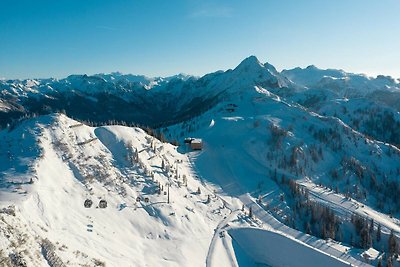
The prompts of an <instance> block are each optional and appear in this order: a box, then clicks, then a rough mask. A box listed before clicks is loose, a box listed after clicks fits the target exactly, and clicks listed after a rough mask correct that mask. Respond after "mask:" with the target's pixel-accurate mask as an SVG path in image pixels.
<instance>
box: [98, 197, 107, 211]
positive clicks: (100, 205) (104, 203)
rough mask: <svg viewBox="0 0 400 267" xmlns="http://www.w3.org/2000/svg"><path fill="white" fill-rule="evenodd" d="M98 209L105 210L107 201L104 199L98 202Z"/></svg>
mask: <svg viewBox="0 0 400 267" xmlns="http://www.w3.org/2000/svg"><path fill="white" fill-rule="evenodd" d="M99 208H100V209H105V208H107V201H105V200H104V199H102V200H100V202H99Z"/></svg>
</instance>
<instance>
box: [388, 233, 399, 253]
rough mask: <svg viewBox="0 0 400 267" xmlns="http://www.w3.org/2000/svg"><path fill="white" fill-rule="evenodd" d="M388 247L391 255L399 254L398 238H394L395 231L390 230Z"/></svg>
mask: <svg viewBox="0 0 400 267" xmlns="http://www.w3.org/2000/svg"><path fill="white" fill-rule="evenodd" d="M388 247H389V253H390V255H393V254H395V253H396V252H397V241H396V237H395V236H394V232H393V229H392V230H390V236H389V240H388Z"/></svg>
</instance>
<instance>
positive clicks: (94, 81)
mask: <svg viewBox="0 0 400 267" xmlns="http://www.w3.org/2000/svg"><path fill="white" fill-rule="evenodd" d="M251 86H260V87H263V88H266V89H268V90H270V91H271V92H273V93H275V94H277V95H279V96H281V97H285V98H286V99H287V100H288V101H294V102H297V103H299V104H301V105H303V106H305V107H307V108H310V109H313V110H314V111H317V112H320V111H323V112H324V113H325V114H330V113H332V112H330V111H331V109H330V108H327V106H329V107H331V106H332V105H331V104H332V103H333V102H334V103H335V105H336V106H337V105H338V102H337V101H336V102H335V100H337V99H342V100H345V101H341V102H340V104H341V106H342V107H345V106H349V105H350V106H352V104H351V103H353V102H359V101H360V99H364V101H363V103H368V104H366V106H365V107H362V108H363V110H364V111H365V109H376V108H379V109H383V110H384V111H385V112H386V113H388V114H393V116H394V117H396V118H397V117H398V113H397V112H398V111H399V110H400V83H399V81H398V80H395V79H393V78H391V77H388V76H378V77H376V78H370V77H367V76H365V75H363V74H353V73H347V72H345V71H343V70H335V69H327V70H322V69H318V68H317V67H315V66H308V67H307V68H304V69H302V68H294V69H291V70H283V71H282V72H278V71H277V70H276V68H275V67H274V66H273V65H271V64H269V63H265V64H262V63H261V62H260V61H259V60H258V59H257V58H256V57H255V56H250V57H248V58H246V59H244V60H243V61H242V62H241V63H240V64H239V65H238V66H237V67H236V68H235V69H233V70H227V71H217V72H214V73H210V74H207V75H205V76H203V77H194V76H189V75H184V74H178V75H176V76H171V77H166V78H162V77H157V78H148V77H145V76H140V75H131V74H127V75H125V74H121V73H117V72H116V73H111V74H97V75H93V76H88V75H70V76H68V77H67V78H65V79H29V80H2V81H0V126H1V127H6V126H7V124H10V123H12V122H13V121H15V120H17V119H18V118H21V117H26V116H31V115H33V114H49V113H52V112H57V111H58V112H59V111H62V112H65V113H66V114H67V115H68V116H70V117H73V118H76V119H79V120H86V121H92V122H95V123H100V124H101V123H106V122H108V121H119V122H125V123H127V124H139V125H146V126H150V127H159V126H167V125H172V124H174V123H177V122H181V121H184V120H186V119H188V118H191V117H193V116H196V115H199V114H202V113H203V112H205V111H206V110H208V109H210V108H212V107H213V106H215V105H216V104H218V103H219V102H220V101H221V100H223V99H224V98H226V97H228V96H229V95H230V94H234V93H236V92H238V91H241V90H247V88H249V87H251ZM332 101H333V102H332ZM349 101H350V103H348V102H349ZM346 109H347V108H346ZM350 109H352V108H351V107H350ZM335 112H336V115H337V116H339V117H340V118H342V117H343V118H344V117H346V116H342V115H341V114H338V111H335ZM339 113H340V112H339ZM366 113H368V111H366ZM331 115H334V114H331ZM346 121H348V120H346ZM396 121H397V119H396ZM356 124H357V123H356ZM356 128H359V127H356ZM367 133H368V134H371V135H374V133H373V131H367ZM379 139H383V140H386V139H388V138H379ZM392 139H396V142H398V140H397V139H398V138H394V137H393V138H392Z"/></svg>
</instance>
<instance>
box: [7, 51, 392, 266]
mask: <svg viewBox="0 0 400 267" xmlns="http://www.w3.org/2000/svg"><path fill="white" fill-rule="evenodd" d="M398 99H400V85H399V82H398V81H396V80H394V79H392V78H389V77H383V76H378V77H377V78H369V77H366V76H364V75H358V74H351V73H346V72H344V71H342V70H330V69H329V70H320V69H318V68H316V67H315V66H310V67H307V68H306V69H300V68H296V69H293V70H284V71H282V72H279V71H277V70H276V69H275V68H274V67H273V66H272V65H271V64H269V63H265V64H263V63H261V62H260V61H259V60H258V59H257V58H256V57H254V56H251V57H249V58H247V59H245V60H243V61H242V62H241V63H240V64H239V65H238V66H237V67H236V68H234V69H232V70H227V71H218V72H215V73H210V74H207V75H205V76H203V77H192V76H188V75H184V74H179V75H176V76H173V77H167V78H160V77H159V78H148V77H145V76H135V75H124V74H121V73H111V74H98V75H93V76H87V75H71V76H69V77H67V78H65V79H60V80H57V79H39V80H24V81H18V80H12V81H5V80H3V81H0V120H1V124H2V127H3V128H4V129H3V130H1V131H0V140H1V142H0V160H1V161H0V265H4V266H81V265H84V266H117V265H122V266H204V265H206V266H260V265H261V266H264V265H265V266H342V265H343V266H344V265H346V266H348V265H349V264H353V265H354V266H369V265H370V264H372V265H376V264H378V263H379V262H382V261H383V262H384V261H386V262H387V263H388V264H395V265H399V264H398V263H397V258H396V257H395V255H396V254H398V253H399V250H398V249H399V247H398V246H397V245H396V244H397V243H398V242H399V240H398V239H399V237H400V221H399V219H400V216H399V215H400V198H398V196H399V195H400V180H399V179H400V150H399V147H400V146H399V145H400V137H399V136H400V115H399V114H400V113H399V109H398V107H400V104H399V102H398V101H399V100H398ZM56 111H62V113H64V114H66V115H64V114H61V113H54V112H56ZM33 114H35V116H33ZM36 115H39V116H36ZM20 117H22V119H20V120H17V118H20ZM70 117H74V118H76V120H74V119H71V118H70ZM82 122H84V123H82ZM7 124H8V125H7ZM87 124H91V125H93V124H96V125H98V127H90V126H88V125H87ZM106 124H107V125H108V126H105V125H106ZM116 124H123V125H131V126H132V125H142V126H145V125H146V126H150V127H144V129H145V130H146V131H144V130H142V129H140V128H135V127H127V126H118V125H116ZM149 134H152V135H153V136H156V137H158V138H159V139H160V140H158V139H156V138H155V137H153V136H152V135H149ZM187 137H196V138H201V139H202V142H203V149H202V150H201V151H192V150H191V149H190V147H189V146H188V145H186V144H185V142H184V139H185V138H187ZM166 141H169V142H171V143H174V145H171V144H169V143H166ZM102 200H105V201H106V202H107V207H106V208H101V206H102V205H103V204H104V203H105V202H104V201H102ZM100 201H102V202H101V203H100ZM90 202H91V206H90V207H85V205H86V204H88V203H90ZM271 244H272V245H271ZM393 244H394V245H393ZM279 248H284V249H279ZM287 255H290V256H287ZM18 264H19V265H18ZM24 264H25V265H24Z"/></svg>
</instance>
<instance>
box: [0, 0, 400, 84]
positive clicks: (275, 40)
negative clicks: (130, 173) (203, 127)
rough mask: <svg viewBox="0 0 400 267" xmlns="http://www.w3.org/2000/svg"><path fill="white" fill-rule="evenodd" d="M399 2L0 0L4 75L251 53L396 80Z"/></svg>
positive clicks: (221, 63)
mask: <svg viewBox="0 0 400 267" xmlns="http://www.w3.org/2000/svg"><path fill="white" fill-rule="evenodd" d="M398 14H400V1H399V0H379V1H376V0H335V1H321V0H304V1H300V0H276V1H272V0H252V1H244V0H242V1H239V0H225V1H222V0H214V1H211V0H186V1H184V0H176V1H174V0H170V1H167V0H152V1H146V0H140V1H139V0H138V1H134V0H112V1H110V0H80V1H76V0H56V1H54V0H52V1H47V0H35V1H34V0H0V77H2V78H38V77H65V76H67V75H68V74H72V73H75V74H77V73H87V74H94V73H101V72H113V71H121V72H123V73H134V74H145V75H148V76H166V75H173V74H176V73H180V72H184V73H188V74H194V75H203V74H205V73H208V72H211V71H216V70H219V69H224V70H225V69H228V68H233V67H235V66H236V65H237V64H238V63H240V61H241V60H242V59H243V58H245V57H247V56H249V55H256V56H257V57H258V58H259V59H260V60H261V61H262V62H267V61H268V62H270V63H271V64H273V65H275V66H276V67H277V68H278V69H279V70H281V69H284V68H287V69H288V68H293V67H296V66H301V67H305V66H307V65H311V64H314V65H316V66H318V67H320V68H328V67H332V68H342V69H344V70H347V71H352V72H362V73H367V74H370V75H376V74H387V75H392V76H394V77H396V78H400V20H399V17H398V16H399V15H398Z"/></svg>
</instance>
